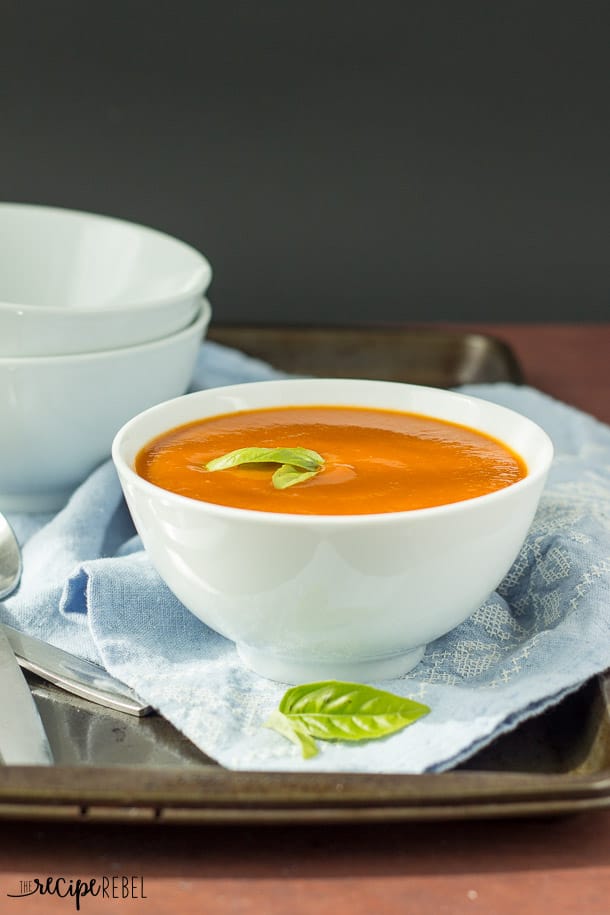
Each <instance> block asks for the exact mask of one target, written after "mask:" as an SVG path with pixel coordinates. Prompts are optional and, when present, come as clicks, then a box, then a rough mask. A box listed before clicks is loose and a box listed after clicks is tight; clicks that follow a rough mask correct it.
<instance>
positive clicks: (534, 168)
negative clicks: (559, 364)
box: [0, 0, 610, 323]
mask: <svg viewBox="0 0 610 915" xmlns="http://www.w3.org/2000/svg"><path fill="white" fill-rule="evenodd" d="M608 6H609V5H608V4H607V3H605V2H604V3H597V2H593V3H588V2H586V0H581V2H580V3H571V4H568V5H566V6H563V7H559V6H557V4H551V3H536V2H533V0H531V2H527V3H524V2H511V3H500V2H493V0H491V2H485V3H469V2H463V3H460V2H456V0H451V2H434V0H431V2H425V0H421V2H417V3H410V2H377V3H375V4H373V3H370V2H368V3H361V2H354V0H352V2H345V0H338V2H333V0H327V2H323V0H308V2H306V3H304V2H299V3H297V2H293V0H284V2H280V0H267V2H265V0H261V2H256V0H252V2H228V0H227V2H205V0H200V2H195V0H192V2H180V0H178V2H173V3H169V2H154V0H148V2H138V0H122V2H115V0H113V2H111V0H105V2H103V3H101V2H100V3H91V2H82V0H81V2H76V0H72V2H69V0H53V2H47V0H39V2H31V0H30V2H28V0H9V2H7V0H2V3H1V5H0V10H1V16H2V22H1V25H0V68H1V70H2V85H3V99H2V102H1V109H0V132H1V144H0V198H2V199H5V200H18V201H28V202H38V203H47V204H59V205H63V206H69V207H74V208H77V209H86V210H92V211H97V212H102V213H107V214H111V215H116V216H121V217H125V218H128V219H132V220H135V221H138V222H143V223H146V224H149V225H151V226H155V227H157V228H160V229H163V230H165V231H167V232H170V233H172V234H175V235H177V236H179V237H181V238H183V239H185V240H186V241H189V242H190V243H192V244H193V245H195V246H196V247H198V248H200V249H201V250H202V251H204V252H205V253H206V254H207V256H208V257H209V259H210V261H211V262H212V264H213V267H214V271H215V279H214V283H213V286H212V288H211V291H210V298H211V300H212V302H213V305H214V308H215V319H216V320H217V321H219V322H221V321H222V322H233V321H260V322H267V321H285V322H291V323H293V322H296V323H307V322H314V323H334V322H340V321H348V322H379V321H392V320H415V321H420V320H433V319H434V320H444V319H450V320H484V319H487V320H519V321H521V320H526V321H528V320H554V319H560V320H561V319H563V320H566V319H567V320H595V319H598V320H599V319H609V318H610V307H609V305H608V302H609V282H608V279H609V272H608V251H609V241H610V231H609V229H610V224H609V217H608V214H609V212H610V183H609V180H608V167H609V162H610V131H609V123H610V122H609V115H610V110H609V104H608V103H609V98H610V92H609V82H608V80H609V72H610V71H609V65H608V57H609V32H608V22H609V16H608Z"/></svg>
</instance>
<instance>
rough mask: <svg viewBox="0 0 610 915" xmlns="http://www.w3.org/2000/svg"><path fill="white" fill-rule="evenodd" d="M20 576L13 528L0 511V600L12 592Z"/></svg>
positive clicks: (17, 547)
mask: <svg viewBox="0 0 610 915" xmlns="http://www.w3.org/2000/svg"><path fill="white" fill-rule="evenodd" d="M20 578H21V550H20V549H19V544H18V543H17V538H16V537H15V533H14V531H13V528H12V527H11V526H10V524H9V523H8V521H7V520H6V518H5V517H4V515H3V514H2V513H1V512H0V600H2V599H3V598H5V597H8V596H9V594H12V593H13V591H14V590H15V588H16V587H17V585H18V584H19V580H20Z"/></svg>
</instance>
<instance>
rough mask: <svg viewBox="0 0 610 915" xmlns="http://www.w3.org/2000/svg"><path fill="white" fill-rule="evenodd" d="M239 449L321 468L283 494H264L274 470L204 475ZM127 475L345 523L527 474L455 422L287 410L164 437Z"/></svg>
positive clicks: (270, 489)
mask: <svg viewBox="0 0 610 915" xmlns="http://www.w3.org/2000/svg"><path fill="white" fill-rule="evenodd" d="M247 447H264V448H279V447H282V448H284V447H285V448H294V447H301V448H308V449H313V450H314V451H317V452H318V453H319V454H320V455H321V456H322V457H323V458H324V466H323V468H322V470H321V471H320V472H319V473H317V474H316V475H315V476H314V477H313V478H311V479H308V480H306V481H305V482H300V483H298V484H296V485H294V486H291V487H289V488H287V489H275V488H274V486H273V485H272V482H271V475H272V473H273V471H274V470H276V469H277V465H271V464H248V465H241V466H238V467H234V468H231V469H228V470H217V471H209V470H206V467H205V465H206V464H207V463H208V462H209V461H211V460H213V459H214V458H217V457H220V456H221V455H224V454H227V453H228V452H230V451H234V450H236V449H238V448H247ZM136 472H137V473H138V474H139V475H140V476H141V477H144V479H145V480H148V481H149V482H151V483H154V484H155V485H156V486H160V487H162V488H163V489H168V490H170V491H171V492H175V493H179V494H180V495H182V496H188V497H189V498H191V499H199V500H201V501H204V502H214V503H217V504H220V505H229V506H233V507H237V508H248V509H255V510H258V511H267V512H289V513H296V514H308V515H353V514H369V513H378V512H395V511H406V510H411V509H417V508H430V507H432V506H435V505H445V504H447V503H450V502H461V501H463V500H464V499H472V498H474V497H475V496H481V495H484V494H486V493H490V492H494V491H495V490H498V489H503V488H504V487H505V486H509V485H510V484H511V483H515V482H517V480H520V479H522V478H523V477H524V476H525V475H526V473H527V469H526V466H525V463H524V461H523V460H522V459H521V458H520V457H519V456H518V455H517V454H515V453H514V452H513V451H511V450H510V449H509V448H508V447H507V446H506V445H504V444H503V443H502V442H500V441H497V440H495V439H493V438H491V437H490V436H487V435H485V434H483V433H481V432H477V431H476V430H474V429H469V428H467V427H466V426H460V425H458V424H456V423H450V422H446V421H444V420H439V419H433V418H431V417H429V416H420V415H418V414H415V413H402V412H398V411H393V410H379V409H370V408H361V407H342V406H294V407H275V408H269V409H260V410H245V411H242V412H238V413H227V414H223V415H220V416H213V417H210V418H206V419H202V420H198V421H196V422H192V423H188V424H186V425H184V426H179V427H177V428H175V429H171V430H170V431H168V432H165V433H163V435H160V436H158V437H157V438H155V439H154V440H153V441H151V442H149V443H148V444H147V445H146V446H145V447H144V448H142V450H141V451H140V452H139V454H138V455H137V458H136Z"/></svg>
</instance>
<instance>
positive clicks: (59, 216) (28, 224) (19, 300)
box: [0, 203, 212, 356]
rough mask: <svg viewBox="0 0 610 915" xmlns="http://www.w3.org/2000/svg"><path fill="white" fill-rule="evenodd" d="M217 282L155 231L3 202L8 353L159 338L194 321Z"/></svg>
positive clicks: (0, 221) (4, 346) (0, 275)
mask: <svg viewBox="0 0 610 915" xmlns="http://www.w3.org/2000/svg"><path fill="white" fill-rule="evenodd" d="M211 275H212V274H211V269H210V265H209V263H208V262H207V260H206V259H205V257H204V256H203V255H202V254H200V253H199V252H198V251H196V250H195V249H194V248H191V247H190V246H189V245H186V244H184V242H181V241H178V240H177V239H175V238H172V237H171V236H169V235H165V234H163V233H162V232H157V231H155V230H154V229H149V228H147V227H145V226H139V225H135V224H134V223H130V222H125V221H124V220H121V219H112V218H110V217H107V216H98V215H95V214H93V213H81V212H77V211H74V210H64V209H59V208H56V207H44V206H33V205H29V204H17V203H0V356H53V355H66V354H71V353H86V352H93V351H101V350H108V349H114V348H115V347H119V346H133V345H137V344H139V343H144V342H146V341H149V340H157V339H160V338H161V337H164V336H167V335H168V334H173V333H175V332H176V331H178V330H181V329H182V328H184V327H187V326H188V324H190V323H191V321H192V320H193V319H194V317H195V315H196V313H197V309H198V307H199V301H200V299H201V296H202V295H203V294H204V293H205V291H206V289H207V287H208V285H209V283H210V279H211Z"/></svg>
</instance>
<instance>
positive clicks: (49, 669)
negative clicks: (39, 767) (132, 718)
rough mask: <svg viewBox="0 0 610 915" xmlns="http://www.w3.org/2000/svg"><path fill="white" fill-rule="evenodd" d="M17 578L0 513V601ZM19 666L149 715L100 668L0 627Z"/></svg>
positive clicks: (15, 550) (13, 542) (17, 562)
mask: <svg viewBox="0 0 610 915" xmlns="http://www.w3.org/2000/svg"><path fill="white" fill-rule="evenodd" d="M20 578H21V549H20V547H19V544H18V543H17V538H16V537H15V532H14V531H13V529H12V527H11V526H10V524H9V523H8V521H7V520H6V518H5V517H4V515H3V514H2V512H0V601H2V600H3V598H5V597H8V595H9V594H12V592H13V591H14V590H15V588H16V587H17V585H18V584H19V580H20ZM0 633H3V634H4V635H5V636H6V637H7V638H8V640H9V643H10V644H11V647H12V650H13V651H14V652H15V655H16V656H17V660H18V662H19V664H20V665H21V666H22V667H24V668H25V669H26V670H31V671H33V672H34V673H36V674H38V676H39V677H44V678H45V679H46V680H49V681H50V682H51V683H55V684H56V685H57V686H59V687H61V688H62V689H65V690H67V691H68V692H70V693H74V694H75V695H77V696H84V697H85V699H90V700H91V701H92V702H97V703H98V704H99V705H105V706H106V707H107V708H114V709H118V710H119V711H121V712H127V714H129V715H136V716H138V717H141V716H143V715H149V714H151V712H152V711H153V709H152V707H151V706H150V705H147V704H146V703H145V702H142V701H141V700H140V699H139V698H138V696H136V694H135V693H134V692H133V690H131V689H130V688H129V687H128V686H126V685H125V684H124V683H121V682H120V681H119V680H117V679H116V678H115V677H112V676H111V675H110V674H109V673H107V672H106V671H105V670H104V669H103V668H101V667H98V666H97V665H96V664H92V663H91V662H90V661H85V660H83V659H82V658H77V657H76V656H75V655H71V654H69V653H68V652H67V651H63V650H62V649H61V648H56V647H55V646H54V645H48V644H47V643H46V642H41V641H40V640H39V639H34V638H32V637H31V636H28V635H26V634H25V632H19V631H18V630H16V629H12V628H11V627H10V626H7V625H6V624H4V623H0Z"/></svg>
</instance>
